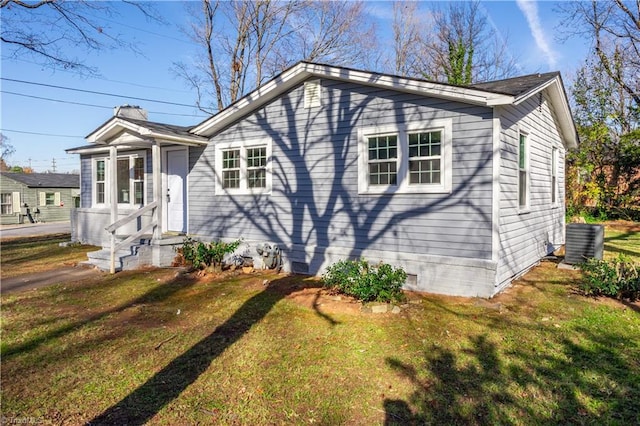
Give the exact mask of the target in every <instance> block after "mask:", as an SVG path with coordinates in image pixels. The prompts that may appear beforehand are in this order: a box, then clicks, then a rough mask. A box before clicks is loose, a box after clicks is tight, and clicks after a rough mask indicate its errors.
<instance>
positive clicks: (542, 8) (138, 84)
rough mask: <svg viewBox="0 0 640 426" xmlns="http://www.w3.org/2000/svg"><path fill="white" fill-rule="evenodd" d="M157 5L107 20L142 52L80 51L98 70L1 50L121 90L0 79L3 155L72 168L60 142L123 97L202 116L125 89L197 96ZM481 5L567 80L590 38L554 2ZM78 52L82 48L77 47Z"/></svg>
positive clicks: (8, 75)
mask: <svg viewBox="0 0 640 426" xmlns="http://www.w3.org/2000/svg"><path fill="white" fill-rule="evenodd" d="M156 7H157V8H158V10H159V11H160V12H161V13H162V14H163V15H164V17H165V19H166V20H167V21H170V24H167V25H161V24H158V23H154V22H151V23H150V22H147V21H145V19H144V18H143V17H141V16H137V15H138V14H130V13H129V14H125V15H124V16H125V17H121V18H120V19H116V18H114V19H113V20H110V21H108V22H106V24H107V25H108V26H109V27H111V29H113V30H115V31H117V32H118V33H120V34H122V35H123V36H125V37H127V38H128V39H130V40H134V41H135V43H136V44H137V45H138V46H140V49H141V50H142V51H143V52H144V54H143V55H136V54H134V53H132V52H130V51H103V52H101V53H100V54H99V55H89V56H84V58H86V63H87V64H88V65H91V66H96V67H98V68H99V71H100V74H101V76H100V77H99V78H84V77H80V76H78V75H77V74H75V73H73V72H68V71H55V72H54V71H51V70H50V69H45V68H42V67H41V66H39V65H37V64H35V63H33V62H30V60H29V59H22V60H13V59H10V58H8V57H7V56H6V54H5V52H2V67H1V75H2V77H3V78H5V79H13V80H23V81H29V82H36V83H44V84H48V85H54V86H64V87H72V88H76V89H80V90H89V91H94V92H105V93H110V94H115V95H125V96H102V95H96V94H89V93H83V92H75V91H69V90H62V89H56V88H51V87H43V86H41V85H31V84H26V83H19V82H15V81H7V80H2V81H0V89H1V90H2V93H0V96H1V116H0V128H1V129H2V132H3V134H4V135H5V136H8V137H9V140H10V143H11V144H12V145H13V146H14V148H15V153H14V154H13V155H12V156H11V157H9V158H8V163H9V164H11V165H20V166H29V165H31V167H32V168H33V169H34V170H35V171H36V172H46V171H53V163H54V159H55V168H56V171H57V172H71V171H77V170H78V169H79V158H78V157H77V156H74V155H67V154H66V153H65V151H64V150H65V149H67V148H72V147H75V146H80V145H84V144H86V141H85V140H84V139H83V137H84V136H85V135H87V134H88V133H90V132H91V131H92V130H94V129H95V128H96V127H98V126H99V125H100V124H102V123H103V122H104V121H106V120H107V119H109V117H110V116H111V115H112V113H113V111H112V108H113V107H115V106H118V105H122V104H133V105H140V106H142V107H143V108H145V109H147V110H148V111H149V119H150V120H152V121H160V122H166V123H171V124H177V125H191V124H196V123H198V122H200V121H202V120H203V119H205V118H206V117H205V116H204V115H203V114H202V113H201V112H199V111H198V110H197V109H196V108H195V107H182V106H176V105H167V104H162V103H154V102H148V101H142V100H136V99H132V98H127V97H126V96H131V97H136V98H147V99H153V100H163V101H167V102H174V103H180V104H187V105H193V104H194V103H195V94H194V93H193V92H192V91H191V90H190V89H189V88H188V87H187V86H186V85H185V84H184V82H183V81H182V80H180V79H179V78H177V77H175V75H174V74H173V73H172V72H171V71H170V68H171V66H172V63H173V62H174V61H176V60H183V61H188V59H189V55H190V53H191V52H192V51H193V50H194V49H195V47H194V46H193V45H192V44H191V43H190V42H189V41H188V39H187V38H186V36H184V35H183V34H182V33H181V32H180V31H179V30H178V25H184V24H186V23H187V22H188V16H187V14H186V13H185V12H184V7H183V5H182V4H181V3H180V2H158V3H157V4H156ZM483 7H484V10H485V11H486V14H487V17H488V18H489V20H490V22H491V23H492V24H493V25H494V26H495V28H496V29H497V30H499V31H500V33H501V34H503V35H504V36H505V37H506V38H507V40H508V41H509V49H510V52H511V54H512V55H513V56H514V57H515V58H516V59H517V60H518V67H519V70H520V73H521V74H530V73H535V72H546V71H552V70H553V71H555V70H558V71H561V72H562V74H563V78H564V81H565V84H568V83H569V82H570V80H571V78H572V76H573V74H574V73H575V71H576V70H577V69H578V68H579V67H580V66H581V64H582V62H583V60H584V58H585V56H586V53H587V49H588V47H589V46H588V45H587V44H586V42H585V41H584V40H578V39H569V40H566V41H560V40H559V39H558V38H557V37H556V35H557V34H558V26H559V24H560V21H561V17H560V16H559V15H558V14H557V12H555V11H554V8H555V3H553V2H541V1H539V2H515V1H508V2H507V1H488V2H484V3H483ZM368 8H369V10H370V17H371V19H372V20H376V23H377V26H378V28H379V29H383V28H390V27H391V21H390V17H391V16H392V13H391V4H390V3H387V2H371V3H370V4H369V5H368ZM380 37H381V38H383V37H384V35H383V34H381V36H380ZM77 54H78V55H84V53H83V52H80V51H79V52H77ZM8 92H11V93H8ZM17 94H18V95H17ZM34 97H40V98H50V99H57V100H61V101H64V103H63V102H53V101H50V100H43V99H36V98H34ZM69 102H75V103H84V104H91V105H97V106H100V108H98V107H93V106H86V105H75V104H70V103H69Z"/></svg>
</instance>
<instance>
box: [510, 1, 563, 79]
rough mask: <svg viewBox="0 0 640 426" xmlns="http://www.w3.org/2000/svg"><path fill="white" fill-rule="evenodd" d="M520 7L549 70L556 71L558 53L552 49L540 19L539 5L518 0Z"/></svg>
mask: <svg viewBox="0 0 640 426" xmlns="http://www.w3.org/2000/svg"><path fill="white" fill-rule="evenodd" d="M516 3H517V4H518V7H519V8H520V10H521V11H522V13H523V14H524V16H525V18H527V22H528V23H529V29H530V30H531V35H532V36H533V39H534V40H535V41H536V45H537V46H538V49H540V51H541V52H542V54H543V55H544V56H545V58H546V61H547V64H548V65H549V68H551V69H555V68H556V65H557V56H558V55H557V53H556V52H555V51H554V50H553V49H552V48H551V46H550V45H549V42H548V40H547V37H546V34H545V32H544V29H543V28H542V23H540V17H539V16H538V5H537V3H536V2H535V1H527V0H516Z"/></svg>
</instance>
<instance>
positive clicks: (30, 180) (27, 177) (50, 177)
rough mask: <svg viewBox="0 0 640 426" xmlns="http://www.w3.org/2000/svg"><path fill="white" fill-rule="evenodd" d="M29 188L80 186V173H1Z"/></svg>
mask: <svg viewBox="0 0 640 426" xmlns="http://www.w3.org/2000/svg"><path fill="white" fill-rule="evenodd" d="M1 174H2V177H7V178H9V179H13V180H15V181H18V182H20V183H23V184H25V185H27V186H28V187H29V188H35V187H42V188H80V175H72V174H66V173H7V172H5V173H1Z"/></svg>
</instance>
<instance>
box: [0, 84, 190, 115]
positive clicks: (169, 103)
mask: <svg viewBox="0 0 640 426" xmlns="http://www.w3.org/2000/svg"><path fill="white" fill-rule="evenodd" d="M0 80H5V81H12V82H14V83H22V84H32V85H34V86H42V87H52V88H54V89H63V90H72V91H74V92H82V93H91V94H92V95H101V96H111V97H114V98H126V99H135V100H137V101H145V102H155V103H159V104H166V105H175V106H181V107H187V108H195V105H187V104H181V103H178V102H170V101H159V100H157V99H149V98H138V97H136V96H127V95H118V94H115V93H106V92H96V91H94V90H83V89H76V88H73V87H66V86H57V85H55V84H46V83H36V82H34V81H25V80H17V79H14V78H6V77H0Z"/></svg>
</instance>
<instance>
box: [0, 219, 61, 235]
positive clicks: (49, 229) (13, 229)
mask: <svg viewBox="0 0 640 426" xmlns="http://www.w3.org/2000/svg"><path fill="white" fill-rule="evenodd" d="M69 233H71V223H70V222H50V223H25V224H23V225H2V226H0V239H2V238H13V237H31V236H36V235H38V236H40V235H50V234H69Z"/></svg>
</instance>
